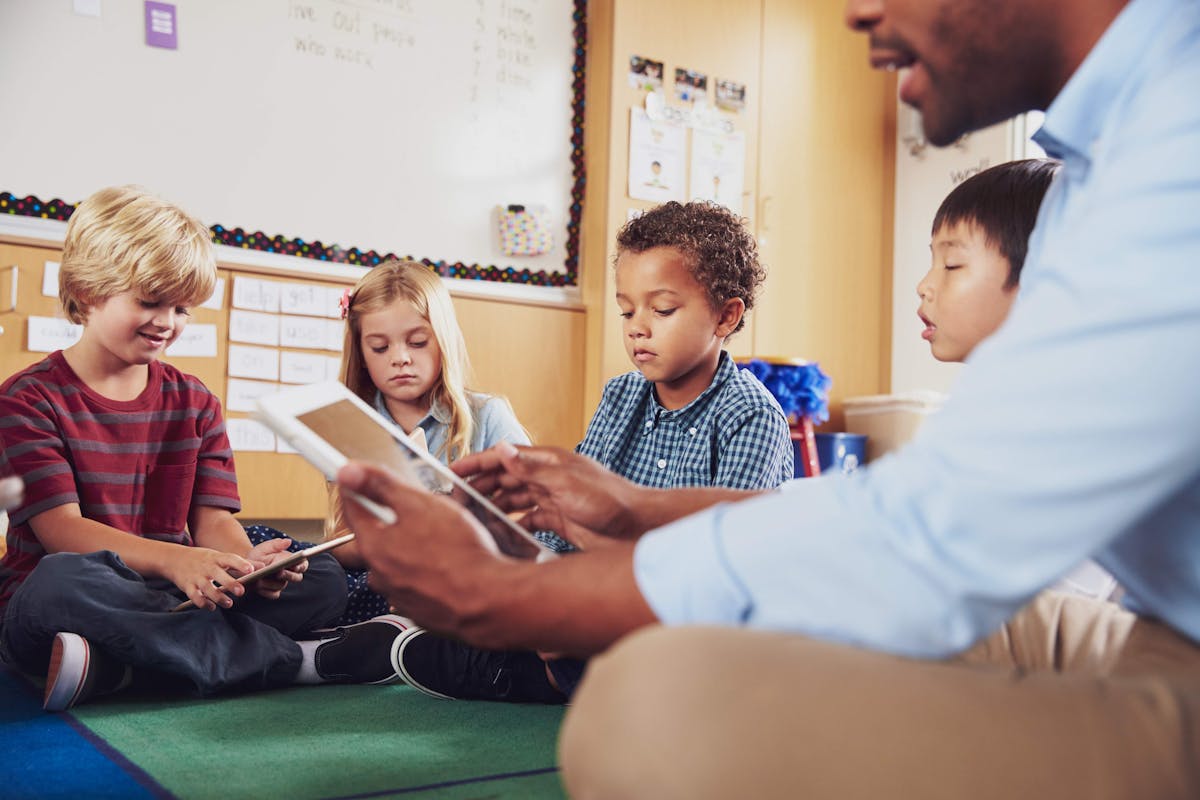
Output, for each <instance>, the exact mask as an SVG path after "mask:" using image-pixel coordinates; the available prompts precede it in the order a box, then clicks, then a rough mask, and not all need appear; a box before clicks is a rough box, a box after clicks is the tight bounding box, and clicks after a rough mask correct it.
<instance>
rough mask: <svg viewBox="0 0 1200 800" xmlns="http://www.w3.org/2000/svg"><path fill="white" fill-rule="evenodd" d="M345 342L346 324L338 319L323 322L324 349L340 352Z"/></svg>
mask: <svg viewBox="0 0 1200 800" xmlns="http://www.w3.org/2000/svg"><path fill="white" fill-rule="evenodd" d="M345 343H346V324H345V323H344V322H342V321H341V320H340V319H339V320H327V321H326V323H325V349H326V350H332V351H333V352H335V353H340V352H342V347H343V345H345Z"/></svg>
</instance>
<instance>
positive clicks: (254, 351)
mask: <svg viewBox="0 0 1200 800" xmlns="http://www.w3.org/2000/svg"><path fill="white" fill-rule="evenodd" d="M229 375H230V377H233V378H260V379H261V380H264V381H275V380H279V351H278V350H275V349H273V348H270V347H250V346H248V345H244V344H231V345H229Z"/></svg>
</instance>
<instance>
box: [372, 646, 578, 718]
mask: <svg viewBox="0 0 1200 800" xmlns="http://www.w3.org/2000/svg"><path fill="white" fill-rule="evenodd" d="M392 664H393V666H394V667H395V670H396V672H397V673H399V674H400V676H401V677H403V678H404V681H405V683H407V684H408V685H409V686H411V687H413V688H414V689H416V690H417V691H420V692H424V693H425V694H427V695H430V696H432V697H440V698H442V699H444V700H455V699H459V700H503V701H506V702H509V703H548V704H553V705H558V704H561V703H564V702H566V697H565V696H564V695H563V693H562V692H560V691H558V690H557V689H555V688H554V687H553V686H551V685H550V680H549V678H547V677H546V662H544V661H542V659H541V658H540V657H539V656H538V654H537V653H533V652H529V651H521V650H517V651H500V652H497V651H491V650H478V649H476V648H474V647H470V646H468V645H465V644H463V643H462V642H459V641H456V640H454V639H444V638H442V637H440V636H437V635H435V634H432V633H429V632H428V631H426V630H424V629H422V628H410V629H409V630H407V631H405V632H404V633H403V634H402V635H401V636H400V637H399V638H398V639H396V642H395V644H393V645H392Z"/></svg>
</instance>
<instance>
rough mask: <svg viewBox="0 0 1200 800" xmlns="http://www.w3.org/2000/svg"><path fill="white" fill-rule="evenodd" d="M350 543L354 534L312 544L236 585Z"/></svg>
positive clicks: (185, 604)
mask: <svg viewBox="0 0 1200 800" xmlns="http://www.w3.org/2000/svg"><path fill="white" fill-rule="evenodd" d="M352 541H354V534H353V533H347V534H346V535H345V536H339V537H337V538H336V539H330V540H329V541H327V542H321V543H320V544H314V545H313V546H312V547H308V548H305V549H304V550H297V551H296V552H295V553H288V554H287V555H286V556H284V557H283V558H280V559H279V560H278V561H275V562H273V563H271V564H268V565H267V566H265V567H259V568H258V569H256V570H254V571H253V572H247V573H246V574H245V575H243V576H241V577H240V578H238V579H237V581H236V583H242V584H245V583H250V582H251V581H256V580H258V579H259V578H265V577H267V576H268V575H274V574H275V573H276V572H279V571H280V570H283V569H287V568H288V567H294V566H295V565H296V564H299V563H300V562H301V561H304V560H305V559H308V558H312V557H313V556H315V555H318V554H320V553H324V552H325V551H326V550H332V549H333V548H335V547H339V546H341V545H343V544H345V543H346V542H352ZM194 605H196V604H195V603H194V602H193V601H191V600H185V601H183V602H182V603H180V604H179V605H177V606H175V607H174V608H172V609H171V610H172V611H183V610H184V609H188V608H192V607H193V606H194Z"/></svg>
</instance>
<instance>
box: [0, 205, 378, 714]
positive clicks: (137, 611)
mask: <svg viewBox="0 0 1200 800" xmlns="http://www.w3.org/2000/svg"><path fill="white" fill-rule="evenodd" d="M215 282H216V264H215V259H214V255H213V249H212V243H211V239H210V235H209V232H208V230H207V229H206V228H205V227H204V226H203V225H202V224H201V223H199V222H198V221H197V220H195V219H194V218H192V217H190V216H188V215H187V214H185V213H184V212H183V211H181V210H180V209H178V208H176V207H175V206H173V205H171V204H170V203H167V202H165V201H163V200H161V199H159V198H157V197H154V196H152V195H150V194H147V193H146V192H145V191H143V190H141V189H139V188H137V187H132V186H122V187H114V188H109V189H103V190H101V191H99V192H97V193H95V194H94V195H92V196H91V197H89V198H88V199H87V200H85V201H84V202H83V203H82V204H80V206H79V208H78V209H76V211H75V213H74V214H73V215H72V217H71V220H70V223H69V224H68V226H67V234H66V240H65V242H64V245H63V257H62V265H61V268H60V273H59V295H60V300H61V302H62V307H63V310H64V311H65V312H66V315H67V317H68V318H69V319H71V320H72V321H73V322H78V323H81V324H82V325H83V326H84V327H83V334H82V336H81V337H80V339H79V341H78V342H77V343H75V344H74V345H72V346H70V347H68V348H67V349H66V350H63V351H58V352H55V353H51V354H50V355H49V356H48V357H46V358H45V359H44V360H42V361H41V362H39V363H37V364H34V365H33V366H31V367H28V368H26V369H25V370H22V371H21V372H19V373H17V374H16V375H14V376H12V377H11V378H9V379H8V380H7V381H6V382H5V383H4V384H3V386H0V435H2V437H3V441H4V447H5V450H6V453H7V455H8V458H9V460H10V462H11V465H12V468H13V470H14V472H15V473H16V474H18V475H20V476H22V477H23V478H24V480H25V497H24V499H23V501H22V502H21V503H20V505H18V506H17V507H15V508H14V509H13V510H12V512H11V515H12V524H11V527H10V529H9V532H8V548H7V551H6V553H5V555H4V557H3V560H0V612H2V613H3V615H2V621H0V657H2V658H3V659H4V660H5V661H8V662H9V663H12V664H14V665H15V666H17V667H19V668H21V669H23V670H25V671H26V672H30V673H34V674H44V675H46V676H47V682H46V694H45V707H46V708H47V709H48V710H62V709H66V708H70V707H71V706H73V705H75V704H76V703H79V702H82V701H84V700H86V699H87V698H88V697H90V696H93V695H97V694H102V693H105V692H109V691H114V690H116V689H118V688H122V687H123V686H124V685H127V684H128V683H130V682H131V679H132V678H133V676H134V670H135V669H136V670H137V671H138V673H139V674H146V675H148V676H149V677H155V678H158V679H162V678H167V679H169V681H168V682H169V683H170V684H179V685H182V686H184V687H186V688H189V689H191V690H192V691H193V692H195V693H197V694H202V695H206V694H211V693H214V692H218V691H222V690H227V689H234V688H238V689H245V688H264V687H268V686H274V685H281V684H287V683H291V682H293V681H295V680H307V681H312V682H316V681H318V680H321V679H340V680H366V681H374V682H382V681H387V680H391V679H392V677H393V673H392V671H391V670H390V668H389V667H387V664H386V657H385V658H384V659H383V660H382V661H379V662H377V666H378V667H379V668H380V669H381V670H382V671H381V672H378V673H377V674H374V673H370V672H369V671H364V669H363V667H362V666H359V667H358V668H357V669H354V668H353V665H355V664H356V663H358V664H360V665H361V664H363V662H362V661H361V659H363V658H364V657H363V655H362V654H361V653H360V652H354V653H347V652H346V651H347V649H350V650H354V651H361V650H362V649H364V647H366V648H367V649H371V648H372V647H374V645H373V644H372V641H374V639H378V638H380V637H382V638H387V644H388V645H390V640H391V638H394V637H395V635H396V634H397V633H398V632H399V631H398V630H397V629H396V627H395V626H394V625H390V624H387V623H378V622H374V623H364V625H369V626H370V628H369V629H366V628H364V629H361V630H357V631H340V632H339V633H338V634H337V636H336V637H335V638H332V639H330V640H328V641H326V642H324V643H321V642H316V641H313V642H307V643H305V644H304V646H302V645H301V644H299V643H297V642H296V641H294V640H293V638H292V637H294V636H297V635H300V634H303V633H305V632H307V631H310V630H312V629H313V628H317V627H320V626H321V625H324V624H326V623H327V622H328V621H329V620H332V619H336V618H337V616H338V614H339V613H340V612H341V610H342V606H343V605H344V604H345V583H344V576H343V574H342V571H341V569H340V567H338V565H337V564H336V562H334V561H333V559H332V558H321V559H313V560H312V561H311V562H310V563H308V564H307V565H302V566H300V567H296V568H294V569H292V570H288V571H284V572H282V573H279V575H278V577H275V578H272V579H264V580H260V581H259V582H257V583H256V584H254V585H251V586H249V587H243V586H241V585H239V584H237V583H235V579H236V577H237V576H238V575H241V574H245V573H246V572H249V571H250V570H252V569H254V568H256V567H259V566H265V565H267V564H269V563H271V562H272V561H274V560H275V559H277V558H279V557H280V555H281V553H282V551H284V550H285V548H286V546H287V541H286V540H281V541H273V542H268V543H265V544H263V545H260V546H258V547H253V548H252V547H251V545H250V542H249V540H248V539H247V538H246V534H245V532H244V531H243V529H242V527H241V525H240V524H238V522H237V521H236V520H235V519H234V518H233V512H236V511H238V510H239V509H240V502H239V498H238V493H237V482H236V477H235V474H234V465H233V453H232V450H231V448H230V445H229V440H228V438H227V437H226V435H225V425H224V421H223V419H222V415H221V407H220V403H219V402H218V400H217V399H216V398H215V397H214V396H213V395H212V393H211V392H209V391H208V389H207V388H205V386H204V385H203V384H202V383H201V382H200V381H199V380H198V379H197V378H195V377H192V376H190V375H185V374H183V373H181V372H180V371H179V370H177V369H175V368H174V367H172V366H170V365H169V364H164V363H162V362H161V361H160V357H161V356H162V355H163V353H164V351H165V350H166V348H167V347H168V346H169V345H170V344H171V343H172V342H173V341H174V340H175V339H176V338H178V336H179V334H180V333H181V332H182V331H183V329H184V326H185V325H186V324H187V320H188V318H189V314H190V312H189V309H190V308H191V306H193V305H195V304H196V303H199V302H202V301H203V300H204V299H205V298H207V297H208V295H209V294H211V293H212V289H213V286H214V285H215ZM302 578H303V579H304V580H303V582H301V579H302ZM185 598H186V599H189V600H191V601H193V602H194V603H195V604H196V606H197V609H196V610H191V611H187V612H182V613H172V612H171V609H172V608H173V607H175V606H176V605H178V604H179V603H180V601H182V600H183V599H185ZM373 637H374V639H373ZM388 637H390V638H388ZM379 644H380V646H381V647H382V644H383V643H382V642H379ZM383 652H384V654H385V656H386V649H383ZM368 661H369V659H368Z"/></svg>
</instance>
